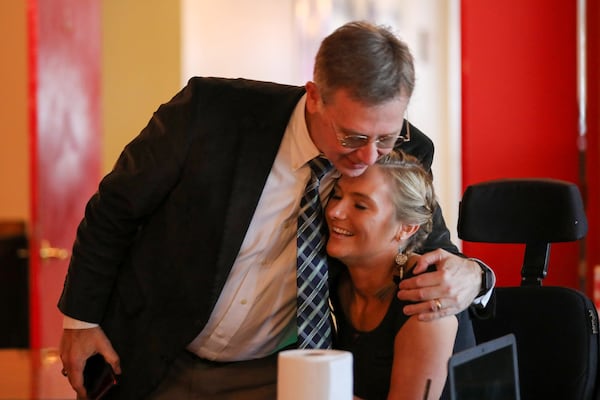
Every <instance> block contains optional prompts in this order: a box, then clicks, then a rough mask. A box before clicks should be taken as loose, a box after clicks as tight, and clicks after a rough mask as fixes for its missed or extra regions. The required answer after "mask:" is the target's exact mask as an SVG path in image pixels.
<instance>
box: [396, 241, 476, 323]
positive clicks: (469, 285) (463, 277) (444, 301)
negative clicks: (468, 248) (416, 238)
mask: <svg viewBox="0 0 600 400" xmlns="http://www.w3.org/2000/svg"><path fill="white" fill-rule="evenodd" d="M433 264H435V266H436V268H437V270H436V271H435V272H429V273H425V274H423V273H422V272H425V271H426V270H427V267H429V266H430V265H433ZM408 265H409V266H413V265H414V268H413V270H412V272H413V274H415V275H416V276H413V277H412V278H408V279H405V280H403V281H401V282H400V285H399V287H400V290H399V291H398V298H399V299H400V300H408V301H413V302H417V303H416V304H411V305H408V306H405V307H404V313H405V314H407V315H415V314H418V318H419V319H420V320H422V321H430V320H433V319H436V318H441V317H444V316H446V315H453V314H457V313H459V312H461V311H462V310H465V309H466V308H467V307H469V306H470V305H471V303H473V300H474V299H475V297H477V294H478V293H479V291H480V289H481V268H480V267H479V264H477V263H476V262H475V261H472V260H469V259H466V258H462V257H459V256H457V255H454V254H452V253H448V252H447V251H445V250H442V249H437V250H435V251H432V252H429V253H425V254H423V255H422V256H412V257H411V258H410V260H409V261H408Z"/></svg>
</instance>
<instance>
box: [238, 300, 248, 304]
mask: <svg viewBox="0 0 600 400" xmlns="http://www.w3.org/2000/svg"><path fill="white" fill-rule="evenodd" d="M246 303H248V300H246V299H242V301H240V304H242V305H246Z"/></svg>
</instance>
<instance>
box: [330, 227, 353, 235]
mask: <svg viewBox="0 0 600 400" xmlns="http://www.w3.org/2000/svg"><path fill="white" fill-rule="evenodd" d="M331 231H332V232H334V233H337V234H338V235H344V236H354V234H353V233H352V232H350V231H347V230H345V229H342V228H338V227H335V226H334V227H332V228H331Z"/></svg>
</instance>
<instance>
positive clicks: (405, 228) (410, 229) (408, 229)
mask: <svg viewBox="0 0 600 400" xmlns="http://www.w3.org/2000/svg"><path fill="white" fill-rule="evenodd" d="M418 230H419V225H409V224H401V225H400V228H399V229H398V232H397V233H396V239H397V240H398V241H404V240H407V239H409V238H410V237H411V236H412V235H414V234H415V233H417V231H418Z"/></svg>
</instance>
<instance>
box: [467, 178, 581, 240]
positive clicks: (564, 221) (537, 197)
mask: <svg viewBox="0 0 600 400" xmlns="http://www.w3.org/2000/svg"><path fill="white" fill-rule="evenodd" d="M587 228H588V226H587V218H586V216H585V210H584V207H583V201H582V199H581V194H580V192H579V189H578V188H577V186H576V185H575V184H573V183H570V182H565V181H560V180H555V179H547V178H529V179H499V180H493V181H487V182H482V183H478V184H474V185H471V186H468V187H467V189H466V190H465V193H464V194H463V198H462V200H461V202H460V206H459V214H458V237H459V238H461V239H463V240H466V241H470V242H486V243H553V242H571V241H574V240H578V239H581V238H583V237H584V236H585V235H586V233H587Z"/></svg>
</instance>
